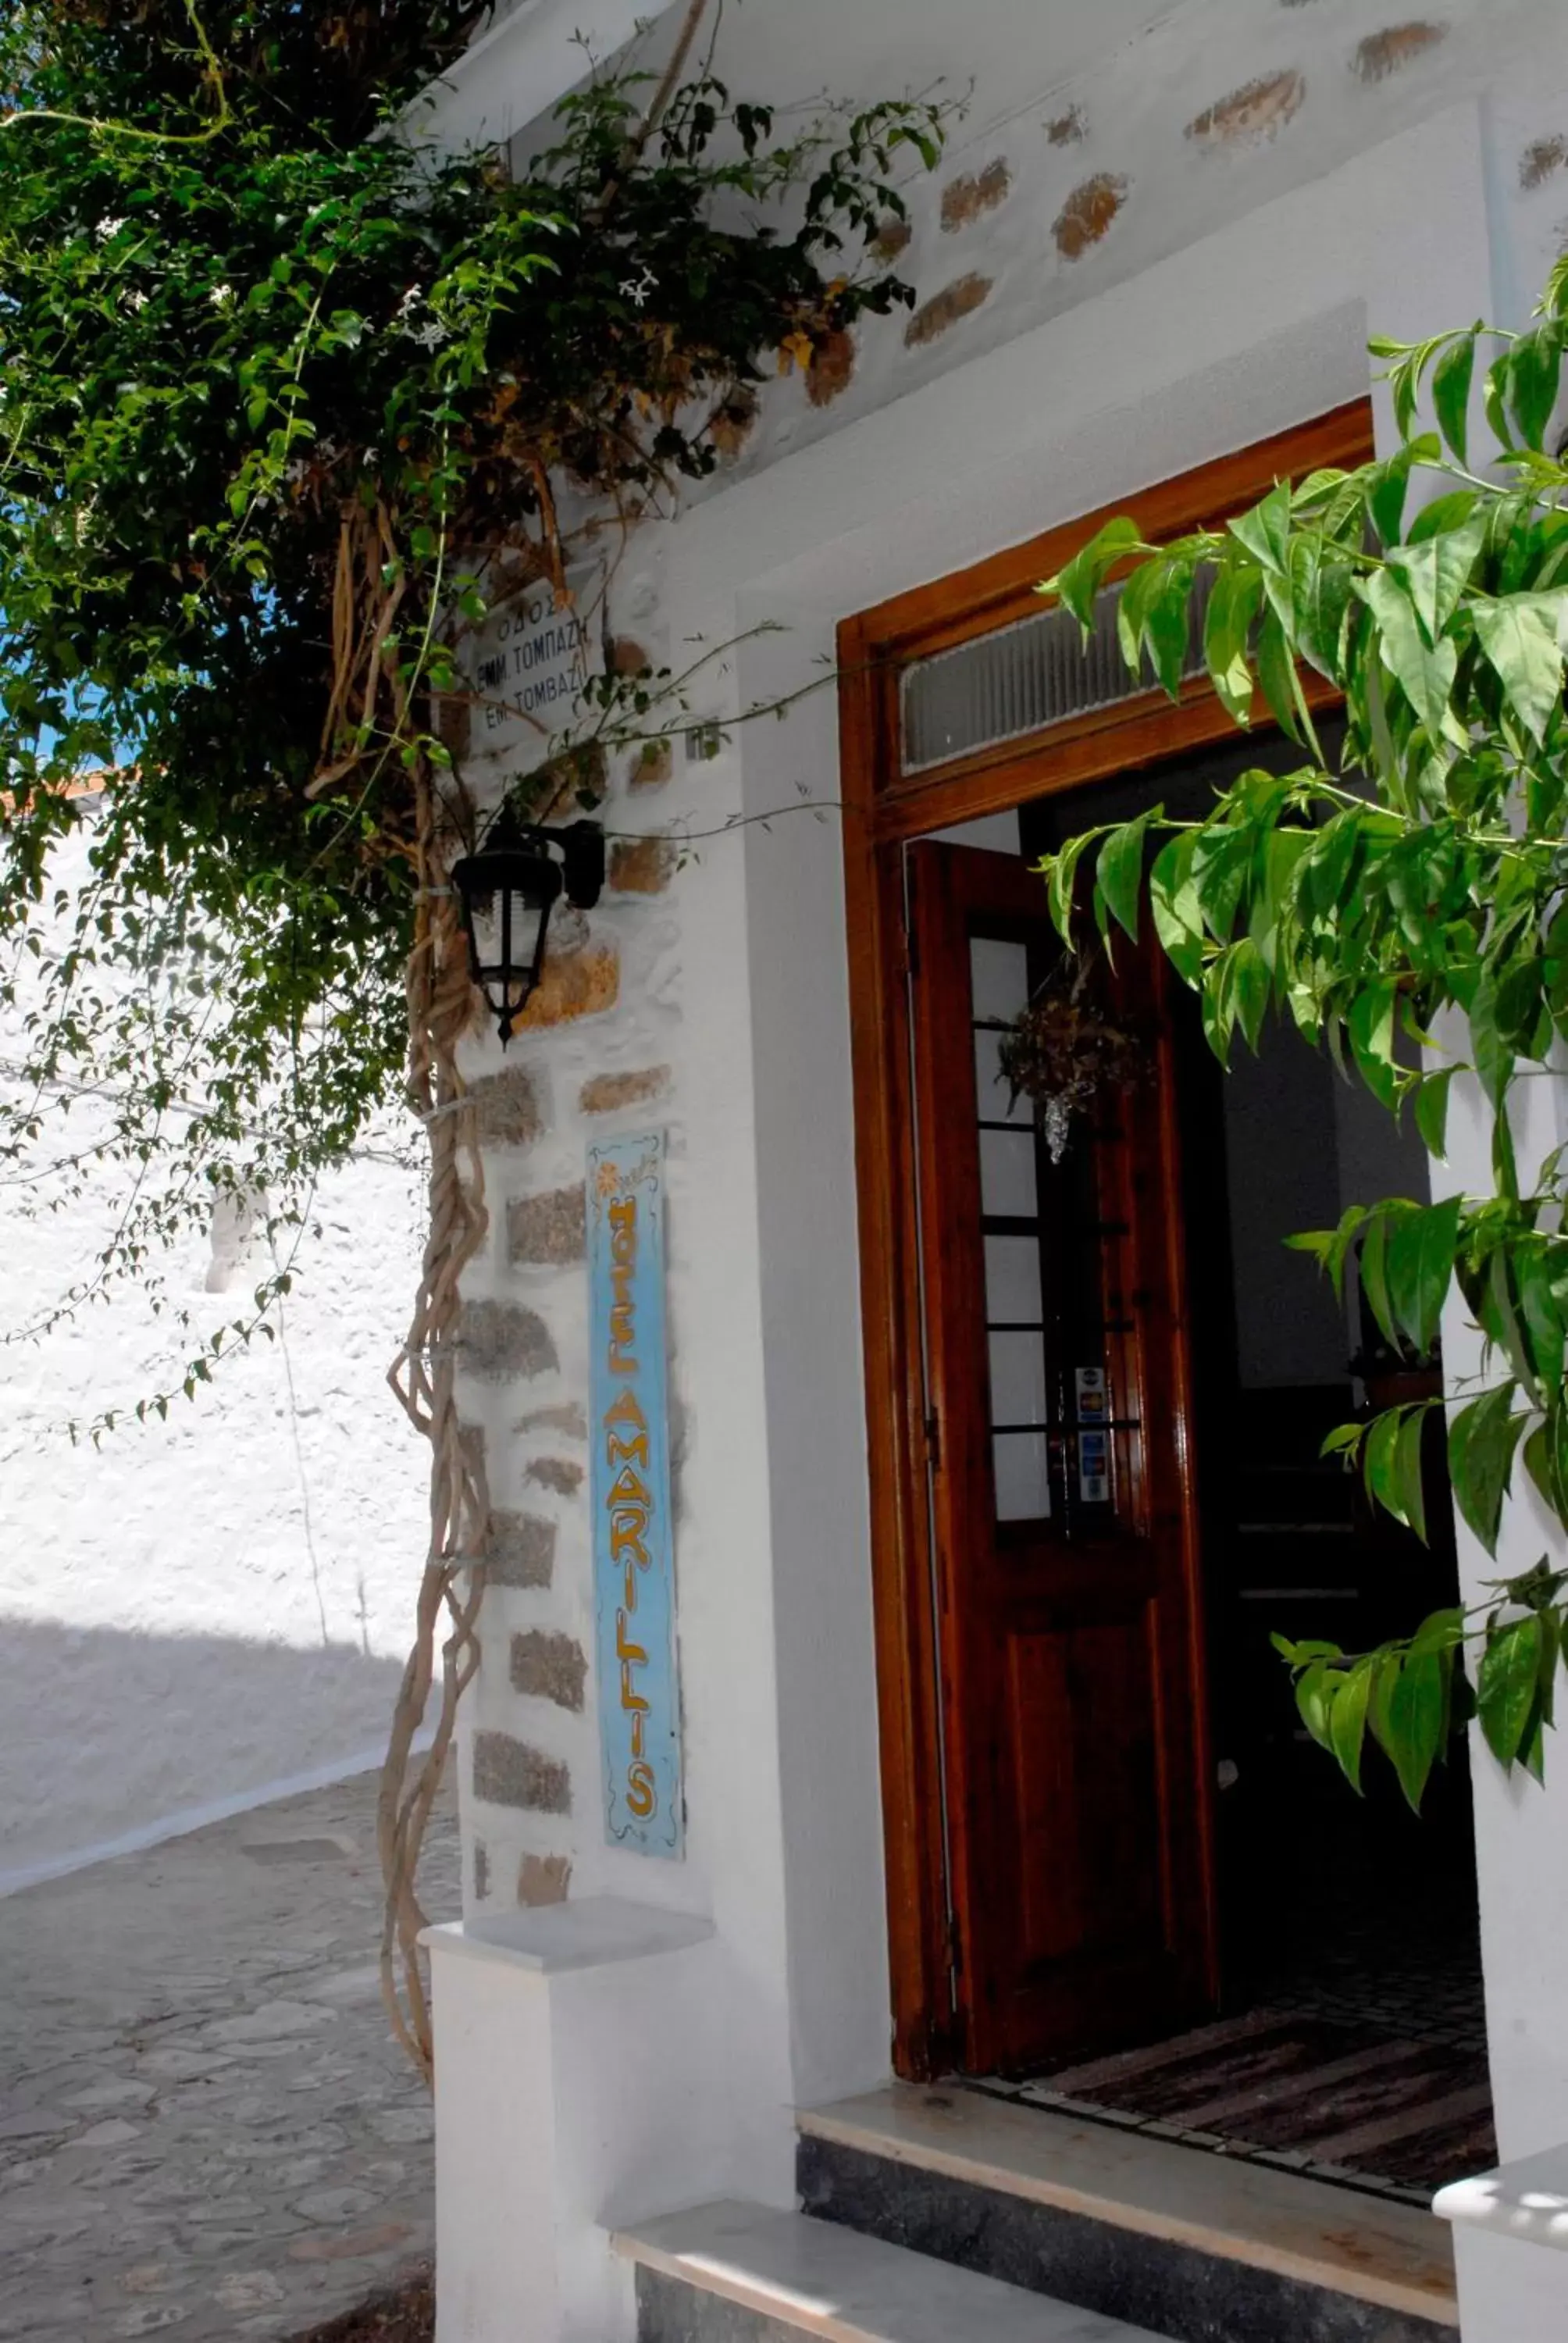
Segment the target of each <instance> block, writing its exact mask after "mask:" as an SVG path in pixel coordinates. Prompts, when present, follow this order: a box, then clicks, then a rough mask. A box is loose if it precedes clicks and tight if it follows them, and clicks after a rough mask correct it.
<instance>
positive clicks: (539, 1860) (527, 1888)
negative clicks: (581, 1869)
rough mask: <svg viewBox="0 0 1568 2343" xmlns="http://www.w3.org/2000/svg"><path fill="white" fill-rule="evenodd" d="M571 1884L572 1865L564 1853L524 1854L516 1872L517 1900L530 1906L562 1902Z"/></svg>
mask: <svg viewBox="0 0 1568 2343" xmlns="http://www.w3.org/2000/svg"><path fill="white" fill-rule="evenodd" d="M571 1884H572V1867H571V1863H570V1861H569V1859H568V1857H567V1856H566V1855H524V1857H523V1862H522V1868H521V1869H520V1870H519V1872H518V1903H519V1904H525V1905H528V1906H530V1907H537V1906H540V1905H544V1904H564V1903H565V1902H566V1900H567V1893H568V1889H569V1888H570V1886H571Z"/></svg>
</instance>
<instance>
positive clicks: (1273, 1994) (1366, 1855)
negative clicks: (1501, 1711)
mask: <svg viewBox="0 0 1568 2343" xmlns="http://www.w3.org/2000/svg"><path fill="white" fill-rule="evenodd" d="M1296 761H1299V752H1298V751H1296V750H1295V749H1293V748H1292V744H1290V743H1289V742H1288V741H1286V740H1284V739H1282V737H1280V736H1274V737H1273V738H1268V737H1261V738H1258V739H1253V740H1251V741H1249V742H1247V743H1246V744H1244V745H1243V746H1242V747H1241V749H1238V750H1235V751H1233V752H1232V751H1227V752H1226V753H1224V754H1223V755H1218V756H1209V757H1207V758H1205V759H1202V760H1201V761H1197V760H1189V761H1186V762H1183V763H1182V764H1181V765H1180V766H1179V767H1167V768H1165V769H1161V770H1159V771H1157V772H1143V773H1140V774H1137V775H1130V776H1126V777H1123V778H1121V779H1117V780H1116V781H1114V782H1111V783H1108V784H1103V785H1101V786H1099V787H1097V788H1095V789H1091V790H1087V791H1078V792H1074V793H1073V794H1072V795H1071V796H1070V797H1068V798H1060V799H1040V800H1037V801H1035V802H1034V803H1033V804H1030V805H1027V806H1025V807H1024V808H1023V809H1021V811H1020V816H1019V844H1020V849H1021V851H1022V854H1023V856H1024V858H1025V860H1036V859H1038V857H1039V856H1040V854H1041V853H1043V852H1046V851H1049V850H1052V849H1053V848H1054V847H1056V846H1057V845H1059V844H1060V843H1061V842H1062V841H1063V840H1065V839H1066V838H1068V837H1069V836H1071V835H1074V834H1076V833H1077V832H1079V831H1080V830H1083V829H1086V828H1089V827H1091V826H1092V825H1094V824H1096V823H1099V822H1102V821H1108V820H1117V819H1120V818H1123V817H1125V816H1126V815H1128V814H1131V813H1132V812H1134V811H1136V810H1139V809H1141V808H1142V807H1144V806H1146V805H1148V804H1149V803H1150V802H1151V799H1156V798H1157V799H1161V800H1162V801H1163V802H1164V803H1165V804H1166V806H1167V808H1168V809H1171V810H1172V811H1181V812H1188V811H1201V810H1203V809H1206V808H1207V806H1208V804H1209V803H1210V802H1211V793H1212V790H1213V789H1214V788H1215V786H1216V784H1219V783H1222V782H1223V781H1224V780H1225V779H1228V778H1229V777H1230V776H1231V774H1233V773H1234V772H1236V771H1238V770H1240V769H1244V768H1246V767H1248V766H1255V765H1258V764H1265V765H1268V766H1270V767H1271V768H1272V769H1276V770H1288V769H1290V767H1291V765H1292V763H1294V762H1296ZM955 835H957V833H955ZM977 842H979V841H978V840H977ZM987 842H988V843H993V844H994V843H1000V838H997V837H996V836H995V834H994V830H993V835H992V837H991V838H990V840H988V841H987ZM1179 1024H1180V1028H1181V1033H1180V1043H1179V1048H1180V1083H1179V1089H1180V1098H1181V1140H1182V1145H1181V1158H1182V1164H1183V1175H1182V1194H1181V1199H1180V1209H1181V1213H1182V1216H1183V1220H1184V1223H1185V1229H1186V1244H1187V1258H1188V1264H1189V1291H1190V1295H1191V1344H1192V1354H1193V1364H1194V1369H1195V1382H1196V1432H1197V1439H1196V1449H1197V1458H1196V1461H1197V1472H1198V1486H1199V1493H1200V1503H1201V1520H1202V1546H1203V1596H1204V1608H1205V1614H1206V1632H1207V1640H1208V1680H1209V1701H1210V1722H1211V1747H1212V1751H1213V1756H1214V1761H1215V1765H1216V1775H1217V1788H1218V1797H1217V1802H1216V1815H1217V1852H1218V1886H1219V1905H1220V1922H1221V1996H1222V1997H1221V2014H1220V2017H1219V2020H1218V2022H1217V2023H1216V2024H1214V2025H1211V2026H1205V2027H1203V2028H1201V2029H1200V2030H1199V2031H1198V2032H1197V2033H1195V2034H1192V2035H1188V2036H1179V2037H1176V2038H1175V2039H1173V2040H1170V2041H1166V2042H1163V2043H1157V2044H1154V2045H1148V2044H1141V2045H1138V2046H1133V2047H1131V2048H1129V2049H1128V2050H1125V2051H1122V2052H1121V2053H1117V2054H1114V2055H1111V2056H1106V2057H1100V2058H1096V2059H1091V2060H1088V2061H1081V2062H1079V2063H1078V2064H1076V2065H1073V2066H1069V2067H1066V2068H1061V2067H1060V2066H1059V2067H1058V2068H1057V2069H1056V2070H1054V2071H1053V2072H1052V2073H1050V2074H1048V2075H1045V2076H1040V2077H1033V2078H1028V2079H1026V2080H1024V2081H1022V2082H1021V2083H1010V2084H1008V2085H1005V2086H998V2087H1004V2088H1006V2089H1007V2090H1008V2091H1009V2092H1010V2094H1011V2095H1014V2096H1020V2097H1026V2098H1032V2099H1034V2100H1037V2101H1039V2102H1041V2103H1043V2104H1046V2105H1050V2106H1052V2107H1074V2108H1077V2109H1080V2110H1081V2111H1083V2112H1087V2113H1100V2114H1104V2115H1106V2116H1108V2117H1115V2118H1116V2119H1118V2120H1121V2121H1125V2120H1127V2119H1128V2118H1129V2117H1140V2118H1141V2119H1143V2120H1144V2121H1146V2122H1148V2123H1150V2124H1152V2125H1155V2126H1157V2127H1160V2129H1161V2132H1162V2133H1163V2134H1164V2136H1166V2137H1170V2136H1171V2133H1172V2132H1174V2133H1175V2134H1176V2135H1177V2136H1180V2137H1194V2138H1195V2139H1196V2140H1197V2141H1198V2142H1199V2143H1200V2144H1203V2145H1208V2146H1211V2147H1217V2148H1223V2149H1224V2150H1225V2151H1226V2152H1229V2153H1231V2154H1240V2155H1244V2156H1258V2157H1266V2158H1268V2159H1270V2160H1283V2161H1285V2162H1287V2163H1290V2164H1293V2165H1296V2166H1298V2167H1302V2168H1305V2169H1310V2170H1312V2171H1315V2172H1318V2173H1320V2174H1322V2175H1324V2176H1325V2177H1334V2178H1340V2179H1352V2180H1354V2181H1355V2182H1357V2183H1358V2184H1359V2185H1361V2186H1363V2187H1375V2188H1379V2189H1382V2190H1387V2191H1392V2192H1393V2193H1395V2194H1398V2195H1402V2196H1405V2197H1410V2198H1411V2199H1412V2200H1417V2201H1423V2202H1424V2201H1428V2200H1429V2199H1430V2196H1431V2193H1432V2189H1433V2188H1435V2187H1439V2186H1441V2185H1442V2183H1443V2182H1444V2181H1445V2180H1448V2179H1451V2178H1453V2177H1457V2176H1458V2175H1459V2174H1461V2173H1462V2172H1464V2171H1466V2170H1473V2169H1474V2168H1476V2167H1477V2165H1478V2164H1479V2165H1482V2166H1484V2165H1485V2164H1486V2163H1488V2162H1490V2161H1493V2160H1494V2157H1495V2143H1494V2140H1493V2134H1492V2110H1491V2102H1490V2096H1489V2092H1488V2087H1487V2074H1486V2058H1485V2037H1484V2020H1483V2002H1482V1988H1481V1969H1480V1954H1479V1943H1478V1933H1477V1916H1476V1889H1475V1865H1474V1847H1473V1825H1472V1812H1471V1798H1470V1785H1469V1779H1468V1773H1467V1767H1466V1763H1465V1755H1464V1749H1463V1745H1462V1743H1460V1744H1457V1745H1455V1746H1454V1748H1453V1750H1452V1752H1451V1755H1450V1759H1449V1763H1448V1765H1446V1766H1445V1767H1443V1768H1442V1769H1440V1771H1439V1774H1438V1776H1437V1778H1436V1779H1435V1780H1434V1783H1433V1785H1432V1790H1431V1791H1430V1793H1429V1795H1428V1798H1427V1802H1426V1807H1425V1811H1424V1813H1423V1815H1422V1816H1421V1817H1419V1818H1418V1817H1416V1816H1415V1815H1412V1814H1411V1813H1410V1811H1409V1809H1408V1808H1407V1806H1406V1805H1405V1804H1404V1801H1403V1798H1402V1795H1401V1793H1400V1790H1399V1787H1398V1785H1397V1783H1396V1782H1395V1781H1394V1779H1393V1777H1392V1772H1391V1770H1390V1769H1389V1768H1388V1767H1387V1766H1386V1765H1383V1764H1382V1761H1381V1759H1376V1760H1373V1761H1372V1763H1370V1764H1369V1765H1368V1767H1367V1769H1366V1780H1365V1795H1364V1796H1362V1797H1358V1796H1357V1795H1355V1793H1354V1792H1353V1791H1352V1789H1351V1788H1350V1786H1349V1785H1348V1784H1347V1783H1345V1782H1344V1781H1343V1780H1342V1777H1341V1776H1340V1775H1339V1774H1338V1772H1337V1770H1336V1769H1335V1767H1334V1766H1333V1765H1332V1762H1331V1761H1330V1760H1329V1759H1328V1758H1327V1757H1326V1756H1325V1755H1323V1753H1322V1751H1320V1750H1319V1749H1317V1748H1316V1747H1315V1746H1314V1745H1312V1743H1311V1742H1310V1741H1309V1740H1308V1738H1307V1736H1306V1735H1305V1734H1304V1732H1303V1731H1302V1726H1301V1724H1300V1720H1299V1718H1298V1716H1297V1714H1296V1709H1295V1704H1294V1701H1293V1698H1292V1692H1291V1687H1290V1683H1289V1679H1288V1676H1287V1674H1286V1672H1285V1670H1284V1668H1283V1666H1282V1664H1281V1662H1280V1660H1279V1659H1278V1657H1277V1656H1276V1654H1274V1653H1273V1651H1272V1650H1271V1644H1270V1635H1271V1632H1273V1631H1275V1630H1278V1631H1280V1632H1282V1633H1283V1634H1289V1635H1292V1636H1294V1637H1306V1636H1322V1637H1326V1638H1328V1639H1331V1640H1332V1641H1333V1642H1335V1643H1338V1644H1341V1645H1342V1647H1344V1648H1345V1649H1347V1650H1352V1651H1359V1650H1364V1649H1367V1648H1368V1647H1369V1646H1371V1645H1372V1644H1375V1643H1377V1642H1379V1641H1381V1640H1382V1639H1383V1638H1385V1637H1387V1636H1389V1635H1392V1634H1401V1633H1405V1632H1408V1631H1409V1629H1410V1628H1411V1627H1412V1626H1413V1625H1414V1624H1416V1622H1417V1621H1419V1620H1420V1619H1421V1618H1422V1617H1423V1616H1424V1615H1425V1614H1427V1613H1428V1612H1429V1611H1432V1610H1435V1609H1436V1608H1438V1607H1439V1606H1440V1605H1442V1604H1447V1603H1450V1602H1452V1601H1453V1600H1454V1599H1455V1596H1456V1592H1457V1573H1456V1562H1455V1555H1454V1549H1453V1540H1452V1509H1451V1505H1450V1503H1449V1500H1448V1494H1447V1489H1446V1483H1445V1479H1444V1473H1443V1463H1442V1442H1441V1436H1440V1435H1439V1434H1438V1433H1437V1431H1436V1427H1435V1426H1434V1427H1433V1439H1432V1453H1431V1454H1430V1457H1429V1468H1428V1477H1429V1493H1428V1508H1427V1510H1428V1516H1429V1520H1430V1522H1431V1523H1432V1525H1433V1528H1432V1544H1431V1545H1430V1547H1429V1546H1425V1545H1422V1544H1421V1543H1420V1542H1419V1541H1418V1540H1417V1539H1416V1538H1415V1537H1414V1536H1413V1535H1412V1534H1411V1533H1409V1532H1407V1531H1405V1530H1403V1529H1402V1528H1401V1527H1400V1526H1399V1525H1398V1524H1397V1523H1394V1522H1392V1520H1390V1519H1388V1518H1387V1517H1386V1516H1383V1515H1381V1514H1376V1513H1373V1511H1372V1508H1371V1507H1370V1506H1369V1504H1368V1503H1367V1502H1366V1500H1365V1497H1364V1495H1363V1493H1362V1491H1361V1489H1360V1485H1359V1483H1358V1482H1357V1481H1356V1479H1355V1478H1353V1477H1352V1476H1351V1475H1349V1474H1347V1473H1345V1472H1344V1471H1343V1470H1342V1467H1341V1466H1340V1465H1339V1463H1337V1462H1333V1461H1329V1462H1325V1461H1324V1460H1323V1459H1322V1454H1321V1450H1322V1441H1323V1438H1324V1435H1325V1434H1326V1433H1328V1432H1329V1431H1330V1430H1331V1429H1332V1427H1333V1426H1334V1425H1336V1424H1339V1423H1345V1422H1348V1421H1350V1420H1351V1419H1352V1418H1353V1417H1355V1416H1357V1415H1360V1414H1363V1413H1369V1412H1372V1411H1375V1410H1376V1409H1377V1408H1380V1407H1382V1406H1385V1405H1388V1404H1391V1403H1393V1402H1394V1401H1397V1400H1401V1399H1410V1398H1415V1397H1418V1396H1422V1395H1424V1393H1427V1392H1428V1391H1436V1390H1439V1389H1441V1363H1440V1362H1439V1361H1438V1360H1437V1359H1435V1358H1432V1359H1426V1360H1416V1359H1412V1358H1409V1357H1400V1356H1395V1355H1392V1354H1391V1353H1390V1352H1389V1350H1388V1347H1387V1345H1386V1344H1385V1343H1383V1342H1382V1338H1381V1337H1380V1336H1379V1334H1378V1332H1377V1330H1376V1327H1375V1325H1374V1324H1373V1323H1372V1322H1371V1320H1370V1318H1368V1317H1366V1316H1365V1315H1364V1313H1363V1312H1362V1309H1361V1307H1360V1304H1359V1301H1358V1299H1357V1297H1356V1295H1355V1293H1354V1292H1353V1279H1352V1292H1351V1294H1350V1296H1349V1297H1348V1299H1347V1301H1346V1302H1345V1303H1344V1304H1343V1305H1342V1304H1341V1303H1340V1302H1338V1301H1337V1300H1336V1298H1335V1296H1334V1294H1333V1292H1332V1288H1331V1287H1330V1286H1329V1285H1328V1284H1327V1283H1326V1282H1324V1281H1322V1279H1321V1278H1320V1276H1319V1273H1318V1272H1317V1270H1316V1267H1315V1265H1314V1264H1313V1263H1312V1261H1311V1260H1310V1259H1309V1258H1307V1257H1306V1256H1303V1255H1302V1254H1300V1253H1296V1252H1291V1251H1289V1250H1288V1249H1287V1247H1286V1244H1285V1240H1286V1238H1287V1237H1288V1236H1290V1235H1291V1234H1292V1233H1293V1232H1298V1231H1300V1230H1303V1229H1311V1228H1323V1227H1328V1226H1331V1225H1332V1224H1333V1223H1334V1222H1337V1221H1338V1219H1339V1217H1340V1215H1341V1213H1342V1211H1343V1210H1344V1209H1345V1207H1346V1206H1347V1205H1349V1204H1351V1203H1355V1202H1371V1201H1372V1200H1373V1199H1374V1198H1375V1197H1378V1196H1382V1195H1414V1196H1420V1195H1422V1194H1424V1193H1425V1192H1426V1182H1427V1169H1426V1161H1425V1156H1424V1151H1423V1149H1422V1144H1421V1141H1420V1140H1419V1138H1418V1136H1417V1135H1416V1134H1415V1133H1414V1132H1413V1131H1412V1130H1410V1129H1405V1130H1401V1129H1400V1128H1399V1127H1398V1126H1396V1125H1395V1124H1394V1123H1393V1121H1392V1119H1391V1118H1390V1117H1389V1116H1388V1115H1387V1113H1386V1112H1385V1111H1383V1110H1382V1108H1381V1107H1379V1106H1378V1105H1377V1103H1376V1102H1375V1101H1373V1100H1372V1098H1371V1097H1370V1095H1369V1094H1368V1093H1366V1092H1365V1091H1363V1090H1362V1089H1361V1087H1360V1086H1359V1085H1354V1084H1351V1083H1348V1082H1346V1081H1344V1080H1343V1079H1342V1077H1341V1076H1340V1075H1339V1074H1338V1073H1337V1072H1336V1071H1335V1070H1334V1069H1333V1067H1332V1063H1331V1062H1330V1061H1329V1060H1328V1059H1327V1057H1326V1056H1324V1055H1323V1054H1322V1053H1319V1052H1314V1051H1312V1049H1310V1048H1309V1047H1308V1046H1307V1045H1306V1044H1305V1043H1304V1042H1303V1041H1302V1040H1301V1038H1300V1037H1299V1036H1298V1035H1296V1034H1295V1033H1294V1032H1293V1031H1289V1030H1286V1029H1283V1028H1281V1027H1273V1028H1271V1029H1270V1030H1269V1031H1267V1032H1266V1034H1265V1039H1264V1044H1263V1048H1262V1051H1261V1055H1260V1056H1259V1057H1258V1058H1256V1059H1254V1058H1253V1057H1252V1056H1251V1053H1250V1052H1248V1051H1246V1050H1245V1048H1244V1045H1239V1046H1238V1052H1237V1055H1236V1058H1235V1061H1234V1062H1233V1065H1232V1068H1231V1071H1229V1072H1228V1073H1226V1072H1224V1071H1221V1068H1220V1067H1219V1065H1218V1064H1217V1063H1216V1061H1214V1059H1213V1057H1212V1054H1211V1051H1209V1049H1208V1047H1207V1045H1206V1043H1205V1041H1204V1040H1203V1037H1202V1033H1201V1026H1200V1021H1199V1018H1198V1014H1197V1010H1196V1004H1195V1003H1191V1004H1190V1006H1189V1007H1188V1008H1186V1009H1185V1010H1184V1011H1182V1012H1181V1016H1180V1017H1179Z"/></svg>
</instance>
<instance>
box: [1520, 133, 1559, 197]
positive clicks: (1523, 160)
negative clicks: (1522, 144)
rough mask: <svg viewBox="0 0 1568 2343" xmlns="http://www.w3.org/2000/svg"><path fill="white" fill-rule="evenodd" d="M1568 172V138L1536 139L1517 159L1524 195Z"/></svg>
mask: <svg viewBox="0 0 1568 2343" xmlns="http://www.w3.org/2000/svg"><path fill="white" fill-rule="evenodd" d="M1562 170H1568V138H1537V139H1536V141H1535V143H1534V145H1533V146H1527V147H1526V148H1525V149H1524V152H1523V155H1521V156H1520V157H1519V184H1520V186H1522V187H1523V189H1524V191H1525V193H1526V195H1529V194H1531V193H1533V190H1534V189H1535V188H1537V187H1543V186H1545V184H1546V182H1547V180H1548V179H1550V178H1553V177H1554V176H1555V175H1556V174H1557V173H1558V172H1559V171H1562Z"/></svg>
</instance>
